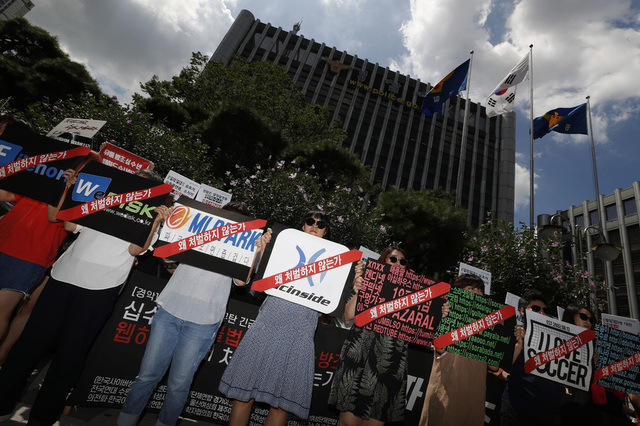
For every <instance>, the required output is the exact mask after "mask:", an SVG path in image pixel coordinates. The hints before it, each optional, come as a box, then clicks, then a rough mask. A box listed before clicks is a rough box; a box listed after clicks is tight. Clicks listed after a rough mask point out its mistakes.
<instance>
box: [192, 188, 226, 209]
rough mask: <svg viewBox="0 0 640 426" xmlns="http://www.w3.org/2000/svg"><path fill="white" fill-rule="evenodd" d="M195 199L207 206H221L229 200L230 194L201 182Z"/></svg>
mask: <svg viewBox="0 0 640 426" xmlns="http://www.w3.org/2000/svg"><path fill="white" fill-rule="evenodd" d="M195 199H196V201H200V202H201V203H204V204H207V205H209V206H213V207H217V208H221V207H224V205H225V204H227V203H228V202H229V201H231V194H230V193H228V192H224V191H221V190H219V189H217V188H214V187H212V186H209V185H205V184H204V183H203V184H200V189H199V190H198V193H197V194H196V198H195Z"/></svg>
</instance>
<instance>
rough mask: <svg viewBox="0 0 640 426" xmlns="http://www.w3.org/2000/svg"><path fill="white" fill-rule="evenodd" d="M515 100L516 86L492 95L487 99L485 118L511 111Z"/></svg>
mask: <svg viewBox="0 0 640 426" xmlns="http://www.w3.org/2000/svg"><path fill="white" fill-rule="evenodd" d="M515 100H516V86H511V87H508V88H506V89H502V90H500V91H498V92H495V93H492V94H491V96H489V98H488V99H487V117H493V116H496V115H501V114H504V113H506V112H512V111H513V103H514V101H515Z"/></svg>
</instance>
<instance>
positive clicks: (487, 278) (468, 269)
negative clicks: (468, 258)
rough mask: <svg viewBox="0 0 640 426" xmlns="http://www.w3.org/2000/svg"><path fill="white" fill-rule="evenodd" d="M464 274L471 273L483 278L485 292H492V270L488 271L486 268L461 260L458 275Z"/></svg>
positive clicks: (487, 293)
mask: <svg viewBox="0 0 640 426" xmlns="http://www.w3.org/2000/svg"><path fill="white" fill-rule="evenodd" d="M464 274H471V275H475V276H477V277H480V278H481V279H482V282H483V283H484V294H486V295H489V294H491V272H487V271H485V270H484V269H480V268H476V267H475V266H471V265H467V264H466V263H463V262H460V265H459V267H458V276H460V275H464Z"/></svg>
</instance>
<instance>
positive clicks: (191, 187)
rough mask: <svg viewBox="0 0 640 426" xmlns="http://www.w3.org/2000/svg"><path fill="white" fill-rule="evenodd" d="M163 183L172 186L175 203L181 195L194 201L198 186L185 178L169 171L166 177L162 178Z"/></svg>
mask: <svg viewBox="0 0 640 426" xmlns="http://www.w3.org/2000/svg"><path fill="white" fill-rule="evenodd" d="M164 183H168V184H169V185H173V191H172V192H171V194H173V198H174V199H175V200H176V201H177V200H179V199H180V197H181V196H182V195H184V196H185V197H188V198H191V199H194V198H195V197H196V194H197V193H198V189H200V184H199V183H198V182H196V181H193V180H191V179H189V178H187V177H184V176H182V175H181V174H179V173H176V172H174V171H173V170H170V171H169V173H167V176H166V177H165V178H164Z"/></svg>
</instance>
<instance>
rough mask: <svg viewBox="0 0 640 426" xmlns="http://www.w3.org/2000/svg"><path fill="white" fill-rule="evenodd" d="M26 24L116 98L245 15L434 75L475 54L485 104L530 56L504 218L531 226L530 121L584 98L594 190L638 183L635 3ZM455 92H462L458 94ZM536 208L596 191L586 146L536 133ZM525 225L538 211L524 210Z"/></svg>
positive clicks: (390, 2)
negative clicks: (512, 194)
mask: <svg viewBox="0 0 640 426" xmlns="http://www.w3.org/2000/svg"><path fill="white" fill-rule="evenodd" d="M33 3H34V4H35V8H34V9H33V10H32V11H30V12H29V13H28V14H27V15H26V18H27V19H28V20H29V21H30V22H31V23H32V24H34V25H37V26H40V27H42V28H44V29H46V30H47V31H49V32H50V33H51V34H52V35H54V36H56V37H58V40H59V42H60V45H61V47H62V48H63V50H64V51H65V52H67V53H68V54H69V56H70V57H71V59H73V60H75V61H78V62H81V63H83V64H85V65H86V66H87V67H88V69H89V71H90V72H91V74H92V75H93V76H94V77H95V78H96V79H97V80H98V82H99V83H100V85H101V88H102V89H103V91H104V92H105V93H107V94H109V95H117V96H118V98H119V99H120V100H122V101H124V102H127V101H130V100H131V96H132V94H133V93H135V92H140V83H141V82H146V81H148V80H149V79H150V78H151V77H152V76H153V75H157V76H158V77H160V78H161V79H170V78H171V77H172V76H173V75H176V74H178V73H179V71H180V70H181V69H182V68H183V67H185V66H187V65H188V64H189V59H190V57H191V52H196V51H199V52H202V53H203V54H206V55H209V56H210V55H211V54H212V53H213V52H214V51H215V48H216V47H217V45H218V43H219V42H220V41H221V40H222V37H223V36H224V34H225V33H226V31H227V30H228V29H229V27H230V26H231V24H232V22H233V20H234V18H235V17H236V16H237V15H238V14H239V12H240V11H241V10H242V9H247V10H249V11H250V12H252V13H253V15H254V16H255V17H256V18H257V19H259V20H260V21H262V22H269V23H271V24H272V25H273V26H275V27H282V28H283V29H286V30H290V29H291V28H293V25H294V24H295V23H297V22H301V25H302V28H301V30H300V32H299V34H301V35H303V36H305V37H306V38H310V39H314V40H316V41H318V42H324V43H325V44H326V45H328V46H335V47H336V48H337V49H338V50H341V51H347V52H348V53H350V54H356V55H358V57H361V58H367V59H369V61H370V62H377V63H379V64H380V65H381V66H385V67H386V66H388V67H389V68H390V69H391V70H397V71H400V72H401V73H403V74H407V75H410V76H411V77H413V78H419V79H420V80H421V81H423V82H429V83H431V84H435V83H437V82H438V81H439V80H441V79H442V78H443V77H444V76H445V75H446V74H448V73H449V72H450V71H451V70H452V69H454V68H455V67H456V66H458V65H459V64H461V63H462V62H464V61H465V60H466V59H468V58H469V57H470V52H471V51H474V54H473V63H472V71H471V78H470V83H469V87H470V88H469V96H470V99H471V101H473V102H478V103H481V104H483V105H486V99H487V97H488V96H489V94H491V91H492V90H493V89H494V87H495V86H496V85H497V84H498V83H499V82H500V81H501V80H502V78H504V77H505V76H506V75H507V73H508V72H509V70H510V69H511V68H512V67H513V66H515V65H516V63H518V61H519V60H520V59H521V58H522V57H524V56H525V55H526V54H528V52H529V51H530V49H529V46H530V45H533V47H532V48H531V53H532V63H533V67H532V71H533V72H532V75H533V76H532V79H531V82H532V87H533V96H532V97H531V96H530V93H531V83H530V81H525V82H523V83H521V84H520V85H519V86H518V88H517V96H516V103H515V112H516V117H517V118H516V163H517V164H516V202H515V222H516V223H517V222H520V221H522V222H525V223H527V224H528V223H529V205H530V204H529V203H530V197H529V182H530V179H529V176H530V155H529V150H530V139H529V121H530V113H531V105H532V104H533V115H534V117H537V116H540V115H542V114H544V113H546V112H547V111H549V110H551V109H555V108H558V107H573V106H577V105H580V104H582V103H584V102H586V98H587V96H589V97H590V100H589V102H590V106H591V117H592V128H593V134H592V136H593V141H594V143H595V153H596V159H597V175H598V183H599V189H600V193H601V194H610V193H613V191H614V190H615V189H616V188H627V187H630V186H631V185H632V183H633V182H634V181H636V180H640V176H639V170H640V167H639V165H638V162H639V160H640V141H639V140H638V139H639V135H640V83H639V82H638V76H639V75H640V2H639V1H637V0H607V1H606V2H604V1H602V0H520V1H506V0H446V1H443V0H304V1H302V0H271V1H266V0H186V1H185V0H117V1H104V0H55V1H54V0H33ZM463 95H466V93H463ZM534 182H535V190H534V197H533V200H534V208H535V211H534V215H535V216H537V215H538V214H543V213H547V214H554V213H555V212H556V211H557V210H565V209H567V208H568V207H569V206H570V205H580V204H581V203H582V201H583V200H593V199H595V185H594V173H593V167H592V157H591V142H590V138H589V136H586V135H561V134H558V133H555V132H552V133H550V134H548V135H546V136H545V137H544V138H542V139H536V140H535V141H534ZM534 219H535V217H534Z"/></svg>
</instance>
